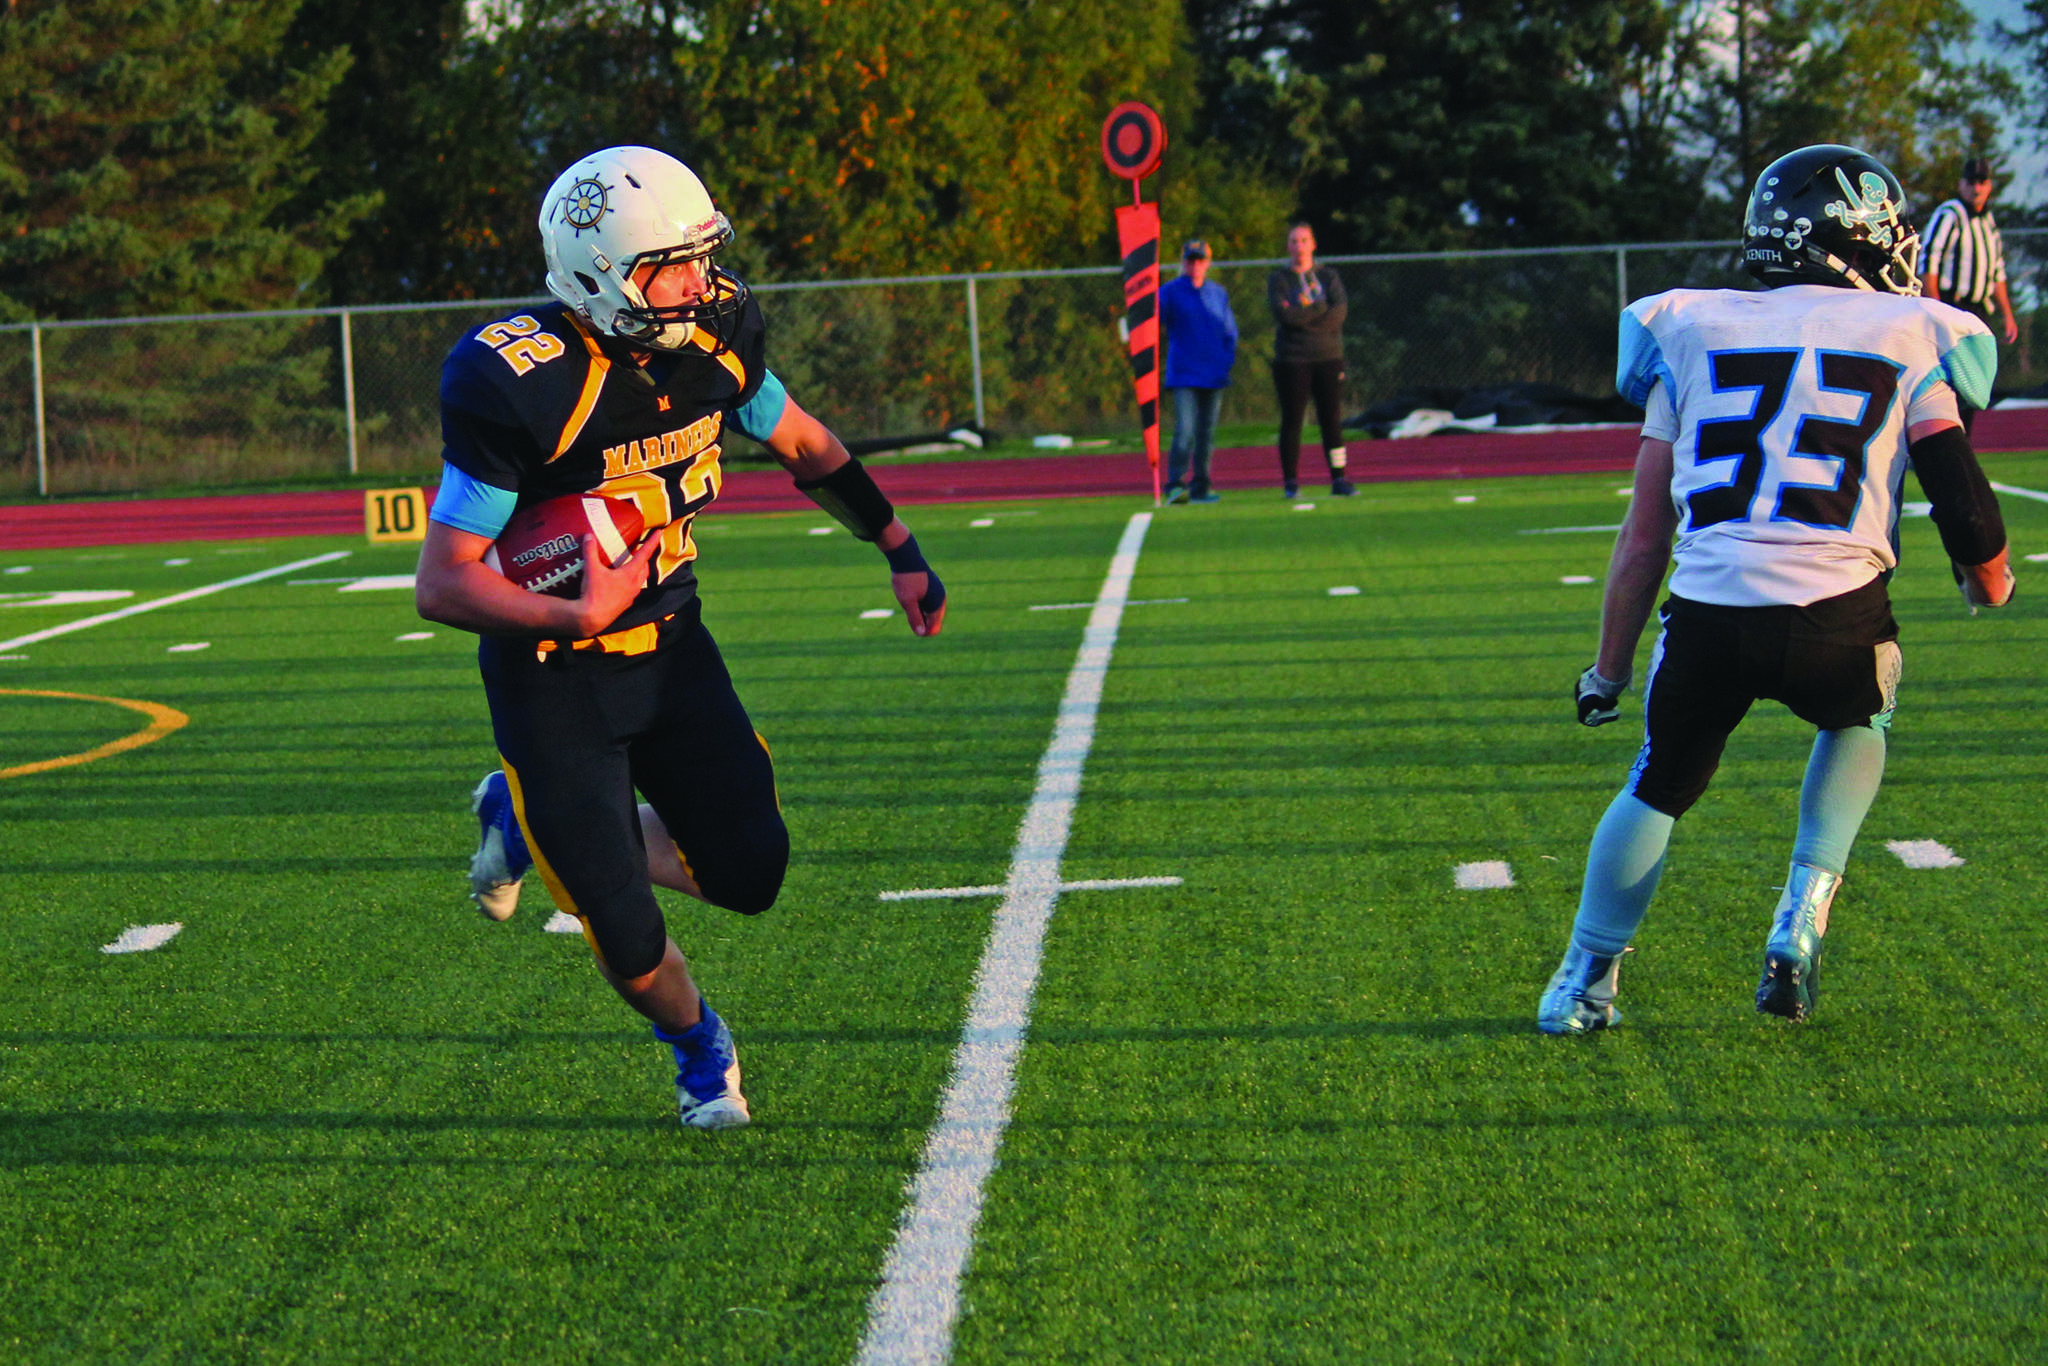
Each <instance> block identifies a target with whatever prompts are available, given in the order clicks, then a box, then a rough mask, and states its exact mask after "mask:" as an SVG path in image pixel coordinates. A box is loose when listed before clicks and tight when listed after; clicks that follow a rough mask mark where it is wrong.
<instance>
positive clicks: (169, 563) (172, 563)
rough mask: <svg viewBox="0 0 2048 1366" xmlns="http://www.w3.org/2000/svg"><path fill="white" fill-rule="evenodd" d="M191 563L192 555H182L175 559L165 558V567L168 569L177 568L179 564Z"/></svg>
mask: <svg viewBox="0 0 2048 1366" xmlns="http://www.w3.org/2000/svg"><path fill="white" fill-rule="evenodd" d="M190 563H192V557H191V556H190V555H180V556H178V557H177V558H175V559H169V560H165V561H164V567H165V568H166V569H172V568H176V567H177V566H178V565H181V564H190Z"/></svg>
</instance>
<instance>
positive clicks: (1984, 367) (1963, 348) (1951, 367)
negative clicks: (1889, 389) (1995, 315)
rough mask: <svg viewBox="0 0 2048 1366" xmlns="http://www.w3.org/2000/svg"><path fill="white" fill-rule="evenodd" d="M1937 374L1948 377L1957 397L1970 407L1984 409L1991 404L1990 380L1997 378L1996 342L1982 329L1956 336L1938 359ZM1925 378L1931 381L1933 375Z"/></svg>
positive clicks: (1923, 386)
mask: <svg viewBox="0 0 2048 1366" xmlns="http://www.w3.org/2000/svg"><path fill="white" fill-rule="evenodd" d="M1938 373H1939V374H1941V375H1942V376H1943V377H1944V378H1946V379H1947V380H1948V383H1949V387H1950V388H1951V389H1954V390H1955V391H1956V397H1957V398H1960V399H1961V400H1962V401H1963V402H1965V403H1967V404H1969V405H1970V406H1971V407H1972V408H1979V409H1981V408H1987V407H1989V406H1990V404H1991V382H1992V381H1993V380H1995V379H1997V378H1998V343H1997V342H1995V341H1993V340H1991V336H1990V334H1989V333H1986V332H1972V333H1970V334H1969V335H1968V336H1966V337H1959V338H1957V340H1956V344H1955V345H1954V346H1952V347H1950V348H1949V351H1948V354H1947V355H1945V356H1943V357H1942V358H1941V369H1940V371H1939V372H1938ZM1927 379H1928V383H1932V382H1933V380H1934V376H1933V375H1929V376H1928V377H1927ZM1921 387H1922V388H1925V387H1926V385H1925V384H1923V385H1922V386H1921ZM1914 397H1916V398H1917V397H1919V395H1917V394H1916V395H1914Z"/></svg>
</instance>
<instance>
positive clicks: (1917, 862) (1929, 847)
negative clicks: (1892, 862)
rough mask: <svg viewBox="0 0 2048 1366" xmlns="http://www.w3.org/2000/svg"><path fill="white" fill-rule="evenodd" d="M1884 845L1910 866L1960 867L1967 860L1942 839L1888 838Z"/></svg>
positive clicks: (1900, 860)
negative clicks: (1959, 856) (1960, 856)
mask: <svg viewBox="0 0 2048 1366" xmlns="http://www.w3.org/2000/svg"><path fill="white" fill-rule="evenodd" d="M1884 847H1885V848H1887V849H1889V850H1891V851H1892V852H1893V853H1894V854H1897V855H1898V856H1899V862H1901V863H1903V864H1905V865H1906V866H1907V867H1908V868H1960V867H1962V866H1963V864H1964V863H1965V862H1966V860H1964V859H1960V858H1957V857H1956V851H1955V850H1953V849H1951V848H1949V847H1948V846H1947V845H1946V844H1943V843H1942V842H1941V841H1940V840H1886V841H1885V842H1884Z"/></svg>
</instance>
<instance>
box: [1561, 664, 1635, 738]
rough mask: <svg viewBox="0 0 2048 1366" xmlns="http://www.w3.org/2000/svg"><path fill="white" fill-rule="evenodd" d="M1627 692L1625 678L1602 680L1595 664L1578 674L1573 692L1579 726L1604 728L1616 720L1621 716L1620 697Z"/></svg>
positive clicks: (1598, 667) (1598, 668) (1626, 680)
mask: <svg viewBox="0 0 2048 1366" xmlns="http://www.w3.org/2000/svg"><path fill="white" fill-rule="evenodd" d="M1627 691H1628V679H1627V678H1626V677H1624V678H1622V679H1620V680H1616V679H1612V678H1602V677H1601V676H1600V666H1599V665H1597V664H1596V665H1594V666H1593V667H1592V668H1590V669H1588V670H1586V671H1585V672H1584V673H1582V674H1580V675H1579V685H1578V687H1577V688H1576V689H1574V690H1573V695H1574V696H1575V697H1576V698H1577V699H1578V703H1579V724H1580V725H1582V726H1604V725H1606V724H1607V723H1608V722H1609V721H1613V720H1615V719H1617V718H1618V717H1619V716H1620V715H1621V695H1622V694H1623V693H1624V692H1627Z"/></svg>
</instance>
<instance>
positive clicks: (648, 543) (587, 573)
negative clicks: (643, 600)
mask: <svg viewBox="0 0 2048 1366" xmlns="http://www.w3.org/2000/svg"><path fill="white" fill-rule="evenodd" d="M659 549H661V533H660V532H658V531H656V532H649V533H648V534H647V535H646V536H644V537H642V538H641V541H640V544H638V545H636V546H634V547H633V550H632V553H631V554H629V555H627V556H626V558H625V559H624V560H622V561H621V562H620V564H619V567H618V568H616V569H614V568H612V567H611V566H610V565H608V564H606V563H605V559H604V551H603V550H601V549H599V548H598V544H597V537H595V536H585V537H584V538H583V591H582V593H580V594H578V595H577V598H576V621H577V627H578V629H579V630H580V631H581V633H582V637H581V638H582V639H585V640H588V639H589V638H590V637H592V636H596V635H601V634H603V632H604V628H605V627H607V626H609V625H611V624H612V623H613V622H615V621H617V620H618V619H619V617H620V616H621V615H623V614H624V613H625V610H626V609H627V608H628V607H631V606H632V605H633V600H634V599H635V598H637V597H639V596H640V590H641V589H643V588H645V587H647V566H648V565H649V563H651V562H652V561H653V559H654V553H655V552H656V551H657V550H659Z"/></svg>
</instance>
